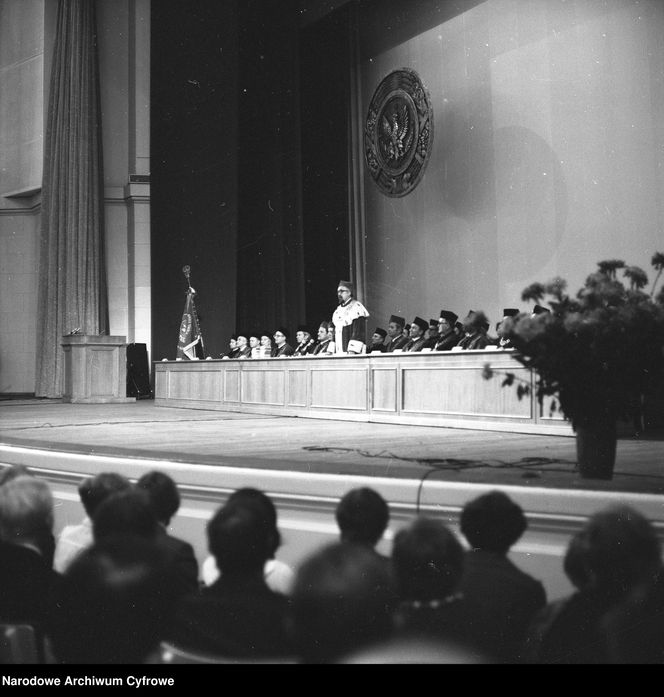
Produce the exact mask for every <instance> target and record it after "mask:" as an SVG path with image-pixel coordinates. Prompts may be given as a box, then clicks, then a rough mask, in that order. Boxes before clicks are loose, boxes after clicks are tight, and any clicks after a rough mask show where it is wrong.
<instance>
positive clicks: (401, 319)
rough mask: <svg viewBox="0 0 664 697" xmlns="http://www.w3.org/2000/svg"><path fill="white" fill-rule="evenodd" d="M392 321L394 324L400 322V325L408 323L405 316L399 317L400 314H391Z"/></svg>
mask: <svg viewBox="0 0 664 697" xmlns="http://www.w3.org/2000/svg"><path fill="white" fill-rule="evenodd" d="M390 322H394V324H398V325H399V326H400V327H403V326H405V324H406V320H405V319H404V318H403V317H399V315H390Z"/></svg>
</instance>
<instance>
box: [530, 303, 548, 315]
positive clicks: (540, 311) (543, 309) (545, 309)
mask: <svg viewBox="0 0 664 697" xmlns="http://www.w3.org/2000/svg"><path fill="white" fill-rule="evenodd" d="M545 312H548V313H550V312H551V310H549V308H548V307H542V306H541V305H535V307H534V308H533V313H532V315H531V317H537V315H541V314H544V313H545Z"/></svg>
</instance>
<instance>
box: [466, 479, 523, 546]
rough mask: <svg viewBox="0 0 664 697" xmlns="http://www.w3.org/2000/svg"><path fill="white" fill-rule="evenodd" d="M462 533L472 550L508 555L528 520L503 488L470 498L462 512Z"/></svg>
mask: <svg viewBox="0 0 664 697" xmlns="http://www.w3.org/2000/svg"><path fill="white" fill-rule="evenodd" d="M460 523H461V532H462V533H463V535H464V537H465V538H466V539H467V540H468V544H469V545H470V546H471V547H472V548H473V549H483V550H486V551H489V552H497V553H498V554H507V552H508V551H509V548H510V547H511V546H512V545H513V544H514V543H515V542H516V541H517V540H518V539H519V538H520V537H521V535H523V533H524V532H525V530H526V527H527V525H528V523H527V522H526V516H525V515H524V514H523V510H522V509H521V506H519V505H518V504H517V503H515V502H514V501H512V499H511V498H510V497H509V496H507V494H505V493H503V492H502V491H490V492H489V493H487V494H483V495H482V496H478V497H477V498H475V499H473V500H472V501H469V502H468V503H467V504H466V505H465V506H464V508H463V510H462V512H461V521H460Z"/></svg>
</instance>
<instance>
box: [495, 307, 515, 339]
mask: <svg viewBox="0 0 664 697" xmlns="http://www.w3.org/2000/svg"><path fill="white" fill-rule="evenodd" d="M518 314H519V311H518V310H517V309H516V308H513V307H506V308H505V309H504V310H503V318H502V319H501V320H500V322H498V324H496V334H498V343H497V346H498V347H499V348H504V349H508V348H514V345H513V344H512V341H511V339H508V338H507V337H506V336H505V334H506V333H507V332H508V331H509V330H510V329H511V328H512V327H513V326H514V318H515V317H516V316H517V315H518Z"/></svg>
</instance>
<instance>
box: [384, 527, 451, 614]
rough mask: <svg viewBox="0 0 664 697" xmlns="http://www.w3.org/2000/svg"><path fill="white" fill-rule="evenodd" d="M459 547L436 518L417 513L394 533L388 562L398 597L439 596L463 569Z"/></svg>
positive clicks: (424, 598)
mask: <svg viewBox="0 0 664 697" xmlns="http://www.w3.org/2000/svg"><path fill="white" fill-rule="evenodd" d="M463 554H464V553H463V547H462V546H461V543H460V542H459V540H457V538H456V537H455V535H454V534H453V533H452V532H451V531H450V530H449V529H448V528H447V526H446V525H445V524H444V523H443V522H442V521H440V520H435V519H433V518H426V517H424V516H420V517H418V518H416V519H415V520H414V521H413V522H412V523H411V524H410V525H409V526H408V527H406V528H402V529H401V530H399V531H398V532H397V534H396V535H395V536H394V544H393V546H392V562H393V565H394V572H395V575H396V580H397V585H398V588H399V596H400V597H401V599H402V600H409V601H413V600H415V601H424V602H426V601H430V600H442V599H444V598H446V597H448V596H449V595H451V594H452V593H454V591H455V589H456V587H457V585H458V583H459V581H460V579H461V574H462V572H463Z"/></svg>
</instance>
